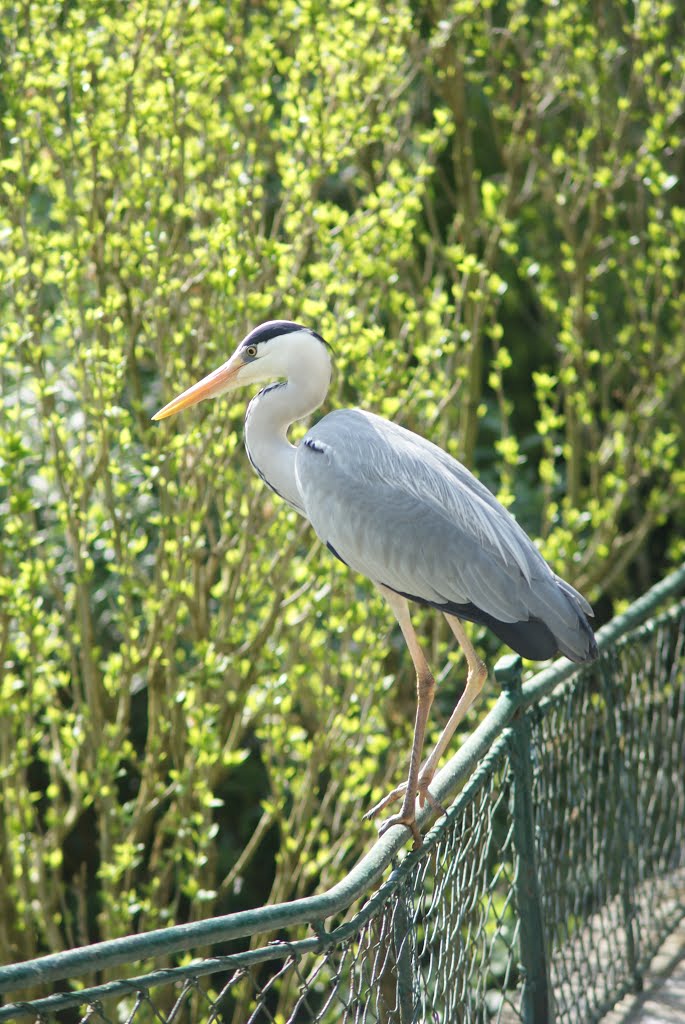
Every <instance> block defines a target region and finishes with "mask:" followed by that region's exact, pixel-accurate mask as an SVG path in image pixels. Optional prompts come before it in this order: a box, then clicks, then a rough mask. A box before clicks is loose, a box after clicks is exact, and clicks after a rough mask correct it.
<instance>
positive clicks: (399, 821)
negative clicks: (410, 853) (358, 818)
mask: <svg viewBox="0 0 685 1024" xmlns="http://www.w3.org/2000/svg"><path fill="white" fill-rule="evenodd" d="M367 817H368V815H367ZM393 825H404V827H405V828H408V829H409V831H410V832H411V834H412V836H413V838H414V849H415V850H418V848H419V847H420V846H422V845H423V837H422V835H421V833H420V832H419V826H418V825H417V824H416V815H415V813H414V811H409V813H407V814H404V813H402V811H400V813H399V814H393V815H391V816H390V817H389V818H386V819H385V821H383V822H381V824H380V826H379V829H378V836H379V838H380V836H382V835H385V833H386V832H387V831H388V829H390V828H392V827H393Z"/></svg>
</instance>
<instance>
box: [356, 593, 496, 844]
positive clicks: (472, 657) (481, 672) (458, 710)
mask: <svg viewBox="0 0 685 1024" xmlns="http://www.w3.org/2000/svg"><path fill="white" fill-rule="evenodd" d="M396 614H397V613H396ZM408 615H409V611H408V609H407V617H408ZM445 618H446V619H447V622H448V624H449V627H450V629H451V630H452V632H453V633H454V636H455V637H456V639H457V642H458V643H459V646H460V647H461V649H462V650H463V652H464V656H465V658H466V663H467V665H468V672H467V676H466V686H465V687H464V692H463V693H462V695H461V697H460V698H459V700H458V702H457V705H456V707H455V709H454V711H453V712H452V714H451V715H450V718H449V721H448V722H447V724H446V725H445V727H444V729H443V730H442V733H441V734H440V738H439V739H438V742H437V743H436V744H435V746H434V748H433V750H432V751H431V752H430V754H429V755H428V757H427V758H426V760H425V762H424V763H423V765H422V766H421V769H420V771H419V774H418V780H417V787H416V793H415V795H414V797H413V800H412V806H413V801H415V800H416V797H417V796H418V799H419V804H420V805H421V806H423V804H424V801H426V800H427V801H428V803H429V804H431V805H432V806H434V807H436V808H437V809H438V810H442V808H441V806H440V804H439V803H438V801H437V800H436V799H435V797H433V796H432V795H431V793H430V792H429V789H428V787H429V786H430V784H431V782H432V781H433V776H434V775H435V772H436V770H437V767H438V764H439V763H440V758H441V757H442V755H443V754H444V753H445V750H446V749H447V746H448V744H449V742H450V740H451V739H452V737H453V736H454V733H455V731H456V729H457V727H458V726H459V724H460V723H461V722H462V721H463V719H464V717H465V716H466V714H467V712H468V710H469V708H470V707H471V706H472V705H473V704H474V703H475V701H476V700H477V698H478V696H479V695H480V692H481V690H482V689H483V685H484V683H485V680H486V679H487V676H488V670H487V668H486V666H485V664H484V663H483V662H482V661H481V659H480V658H479V657H478V655H477V654H476V651H475V648H474V646H473V644H472V643H471V641H470V640H469V638H468V636H467V634H466V630H465V629H464V627H463V625H462V623H461V621H460V620H459V619H458V618H456V616H454V615H447V614H446V615H445ZM403 632H404V631H403ZM412 632H413V630H412ZM414 636H415V635H414ZM407 646H409V643H407ZM410 651H411V647H410ZM419 653H420V652H419ZM412 657H413V654H412ZM421 657H423V655H421ZM414 664H415V665H416V661H414ZM424 664H425V659H424ZM426 668H427V665H426ZM418 673H419V668H418V665H417V678H418ZM431 678H432V677H431ZM431 701H432V696H431ZM429 707H430V705H429ZM427 718H428V714H427V713H426V720H427ZM417 724H418V709H417ZM425 724H426V723H425V721H424V724H423V728H424V732H425ZM422 742H423V737H422ZM413 753H414V747H412V755H413ZM410 782H411V768H410V775H409V778H408V779H407V781H406V782H403V783H401V784H400V785H399V786H397V787H396V788H395V789H393V790H392V792H391V793H388V795H387V796H386V797H385V798H384V799H383V800H381V801H380V802H379V803H378V804H376V806H375V807H373V808H372V809H371V810H370V811H369V812H368V814H367V815H365V817H367V818H369V817H372V816H373V815H374V814H377V813H378V811H381V810H383V808H384V807H387V806H388V804H390V803H392V802H393V801H394V800H398V799H399V798H400V797H401V796H402V794H404V803H403V804H402V810H401V811H400V813H399V815H396V816H395V817H394V818H389V819H388V822H387V823H385V826H387V825H389V824H395V823H396V819H397V818H402V815H403V813H404V811H405V807H406V806H407V802H408V797H409V785H410ZM405 824H406V823H405ZM385 826H384V827H385Z"/></svg>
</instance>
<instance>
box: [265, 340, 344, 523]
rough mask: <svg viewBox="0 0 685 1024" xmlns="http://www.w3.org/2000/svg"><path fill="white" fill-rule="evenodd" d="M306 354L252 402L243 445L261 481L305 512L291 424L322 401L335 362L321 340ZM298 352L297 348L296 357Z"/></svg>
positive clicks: (313, 343)
mask: <svg viewBox="0 0 685 1024" xmlns="http://www.w3.org/2000/svg"><path fill="white" fill-rule="evenodd" d="M307 348H308V349H309V351H307V354H306V359H301V358H294V359H292V360H289V361H288V363H289V364H288V366H287V368H286V369H285V371H284V374H283V375H284V376H285V377H286V380H285V381H282V382H280V383H276V384H270V385H269V386H268V387H266V388H264V390H263V391H260V392H259V394H258V395H255V397H254V398H253V399H252V401H251V402H250V404H249V406H248V408H247V414H246V416H245V448H246V449H247V454H248V456H249V458H250V462H251V463H252V465H253V466H254V468H255V469H256V470H257V472H258V473H259V475H260V476H261V478H262V480H264V482H265V483H266V484H268V485H269V487H271V489H272V490H274V491H275V492H276V493H277V494H279V495H280V496H281V497H282V498H283V499H284V500H285V501H287V502H288V504H289V505H291V506H292V507H293V508H294V509H295V510H296V511H297V512H299V513H300V514H301V515H304V514H305V511H304V507H303V504H302V499H301V497H300V491H299V487H298V486H297V478H296V476H295V452H296V448H295V445H292V444H290V442H289V441H288V436H287V434H288V427H289V426H290V425H291V423H294V422H295V420H299V419H302V418H303V417H305V416H307V415H308V414H309V413H310V412H313V411H314V409H318V407H319V406H320V405H321V403H322V402H323V400H324V398H325V397H326V393H327V391H328V385H329V383H330V378H331V363H330V358H329V356H328V352H327V350H326V349H325V348H324V346H323V344H322V343H321V342H320V341H318V340H316V339H315V338H312V339H311V345H309V346H307ZM297 355H298V353H295V356H297Z"/></svg>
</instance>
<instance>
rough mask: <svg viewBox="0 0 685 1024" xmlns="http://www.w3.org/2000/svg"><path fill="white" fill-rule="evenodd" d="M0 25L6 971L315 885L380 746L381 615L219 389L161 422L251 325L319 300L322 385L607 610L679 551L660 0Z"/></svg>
mask: <svg viewBox="0 0 685 1024" xmlns="http://www.w3.org/2000/svg"><path fill="white" fill-rule="evenodd" d="M0 19H1V21H0V46H1V47H2V68H3V71H2V79H1V90H0V113H1V115H2V134H1V137H0V147H1V148H0V162H1V164H2V176H1V180H0V195H2V209H1V210H0V280H1V281H2V293H1V298H0V323H1V325H2V331H1V334H0V360H1V362H0V367H1V368H0V375H1V376H0V380H1V386H2V420H1V430H0V471H1V475H0V510H1V514H2V524H3V532H2V544H1V547H0V558H1V562H0V596H1V598H2V605H1V608H0V651H1V652H2V659H1V662H2V678H1V679H0V830H1V832H2V840H1V842H0V859H1V861H2V873H3V878H4V879H5V885H4V886H3V889H2V892H1V893H0V953H1V954H2V956H3V957H4V959H5V960H16V959H22V958H24V957H28V956H31V955H34V954H35V953H37V952H39V951H44V950H53V949H58V948H61V947H63V946H65V945H73V944H79V943H85V942H88V941H90V940H93V939H95V938H107V937H111V936H115V935H120V934H124V933H127V932H130V931H132V930H135V929H143V928H150V927H154V926H158V925H164V924H167V923H170V922H171V921H176V920H181V919H191V918H197V917H203V916H207V915H209V914H211V913H212V912H214V911H217V910H220V911H226V910H230V909H236V908H238V907H240V906H243V905H245V904H247V903H249V904H256V903H259V902H263V901H265V900H266V899H267V898H270V899H274V900H275V899H288V898H291V897H293V896H295V895H298V894H302V893H305V892H308V891H310V890H311V889H312V888H313V887H314V886H319V887H320V886H325V885H328V884H330V883H332V882H333V881H335V880H336V879H337V878H339V877H340V875H341V873H342V872H343V871H344V870H345V868H346V866H348V865H349V863H350V862H351V861H352V860H353V859H354V858H355V857H356V856H357V855H358V853H359V851H360V849H361V845H362V843H364V842H368V841H369V840H370V839H371V837H372V835H373V828H372V827H371V826H368V825H364V824H363V823H362V821H361V816H362V813H363V810H364V809H365V808H366V807H367V806H368V805H369V803H370V802H371V801H372V800H373V799H374V798H376V797H378V796H380V795H381V793H382V791H383V790H384V789H386V788H387V787H388V785H389V784H390V780H391V779H392V780H393V782H397V781H399V779H400V778H401V777H402V774H403V772H404V770H405V760H406V756H405V755H406V752H407V751H408V744H409V735H410V731H411V724H412V720H413V703H414V697H413V680H412V679H411V674H410V671H409V666H408V665H407V661H408V659H407V658H406V657H405V656H404V654H403V652H402V645H401V642H400V641H399V640H398V637H397V636H396V634H395V632H394V631H393V630H392V628H391V622H390V620H389V618H388V613H387V611H386V610H385V608H384V606H383V603H382V602H381V601H380V599H378V598H376V597H375V596H374V594H373V592H372V590H371V588H370V586H369V585H368V584H367V583H366V582H365V581H361V580H359V579H357V578H355V577H354V576H353V575H351V574H349V573H347V572H346V571H345V570H344V568H342V567H340V566H339V565H333V564H332V562H331V559H330V558H329V556H328V554H327V553H326V552H321V551H320V550H319V547H318V545H317V544H316V543H315V541H314V538H313V536H312V535H311V533H310V532H309V531H308V529H307V528H306V527H305V525H304V524H303V523H302V522H301V521H300V520H298V519H297V517H296V516H295V515H294V514H293V513H291V512H288V511H287V510H285V509H284V508H283V507H282V505H281V504H280V502H278V501H277V500H275V499H274V500H272V497H271V496H270V494H268V493H265V491H264V489H263V487H262V485H261V483H260V482H259V481H258V480H255V479H254V477H253V476H252V474H251V471H250V468H249V466H248V465H247V460H246V459H245V458H244V454H243V452H242V451H241V449H240V437H241V417H242V413H243V409H244V405H243V403H242V402H241V401H238V402H236V403H235V404H234V405H233V406H230V407H229V406H228V405H227V403H225V402H222V401H219V402H216V403H215V404H213V405H211V406H207V407H205V406H203V407H200V408H199V409H198V410H194V412H193V414H192V415H191V414H188V415H185V416H183V417H182V418H181V419H179V420H178V421H176V420H174V421H171V422H170V425H166V424H165V425H164V426H162V427H159V426H155V425H153V424H151V423H150V415H151V414H152V413H153V412H154V411H155V409H157V408H158V407H159V406H160V405H162V404H163V403H164V402H165V401H167V400H168V399H169V398H170V397H171V396H173V395H174V394H175V393H176V392H177V391H179V390H181V389H182V388H184V387H186V386H187V385H188V384H189V383H191V382H192V381H193V380H195V379H196V378H198V377H200V376H201V375H202V374H204V373H205V372H206V371H207V370H208V369H210V368H212V367H213V366H214V365H216V364H218V363H219V362H220V361H221V360H222V359H224V358H225V357H226V355H227V354H228V353H229V352H230V351H231V349H232V348H233V346H234V344H235V343H236V342H237V340H239V338H240V337H241V336H242V334H243V333H244V331H245V330H246V329H247V327H248V326H249V325H253V324H255V323H257V322H259V321H260V320H263V319H267V318H270V317H277V316H278V317H281V316H282V317H292V318H296V319H300V320H303V321H305V322H311V323H315V324H316V326H317V329H318V330H319V331H321V332H322V333H323V334H324V336H325V337H327V338H328V340H330V341H331V342H332V343H333V345H334V347H335V349H336V353H337V357H336V361H337V367H338V373H337V376H336V379H335V382H334V388H333V391H332V393H331V403H332V404H333V405H340V404H359V405H362V406H365V407H368V408H371V409H374V410H376V411H377V412H380V413H382V414H385V415H387V416H391V417H394V418H396V419H398V420H400V421H401V422H403V423H405V424H406V425H408V426H410V427H413V428H415V429H418V430H419V431H420V432H422V433H424V434H426V435H428V436H430V437H431V438H433V439H434V440H435V441H437V442H438V443H440V444H441V445H443V446H444V447H445V448H447V449H448V450H450V451H451V452H452V453H453V454H455V455H458V456H460V457H463V458H465V459H466V460H467V461H468V462H469V464H472V465H473V466H474V467H475V468H476V469H477V470H478V471H479V472H480V474H481V475H482V477H483V478H484V479H485V480H486V481H487V482H488V483H490V484H491V485H492V486H493V487H494V488H495V489H496V490H497V491H498V492H499V494H500V496H501V498H502V500H503V501H505V502H507V503H510V504H511V505H512V509H513V510H514V511H515V512H516V513H517V515H518V516H519V518H520V519H521V521H522V522H523V523H524V524H525V526H526V527H527V528H528V529H529V530H530V531H531V532H532V533H533V534H535V535H536V536H538V537H539V538H540V541H541V544H542V547H543V550H544V552H545V554H546V556H547V557H548V558H549V559H550V561H551V562H552V564H553V565H554V566H555V568H557V570H558V571H560V572H562V573H563V574H564V575H566V576H567V577H568V578H570V579H572V580H573V581H574V582H575V583H576V584H577V585H578V586H580V587H582V588H583V589H585V590H586V592H587V593H588V596H589V597H591V598H592V599H593V600H595V601H603V603H604V604H603V606H604V608H605V610H606V612H607V613H608V612H609V611H610V608H611V602H612V601H620V600H623V599H624V598H626V597H629V596H631V594H632V595H634V594H635V593H636V592H637V591H638V590H639V589H641V588H642V587H643V586H645V585H646V584H647V583H648V582H651V581H652V580H653V579H655V578H657V577H658V576H659V575H660V574H661V573H662V571H663V570H664V569H665V568H667V567H668V565H669V564H672V563H675V562H676V561H678V560H680V559H681V558H682V556H683V546H682V540H681V539H680V537H682V529H683V525H684V524H683V520H682V507H683V493H684V492H685V474H684V471H683V468H682V466H683V429H684V423H683V414H682V394H683V391H682V388H683V365H684V357H685V352H684V351H683V340H682V339H683V337H684V336H685V330H684V328H685V322H684V321H685V299H684V298H683V295H685V291H684V290H683V287H682V285H683V281H682V249H683V240H684V236H685V194H684V192H683V183H682V181H681V180H680V177H679V174H680V171H681V168H682V160H683V141H682V131H681V128H682V117H683V94H682V79H683V72H684V70H685V66H684V58H683V53H685V48H684V47H683V45H682V43H683V23H682V15H681V14H679V13H678V12H677V10H676V9H675V7H674V6H673V5H672V4H669V3H666V2H664V3H660V4H657V7H656V8H655V7H654V5H653V4H650V5H647V4H644V3H637V4H634V5H632V6H631V7H630V8H627V7H626V6H625V5H623V4H618V3H609V4H605V5H604V6H603V7H602V10H601V11H600V12H598V11H596V10H593V11H589V10H588V9H587V8H586V6H585V5H583V4H580V3H578V2H572V3H566V4H562V5H552V4H549V5H547V4H545V5H542V6H541V7H539V8H537V9H536V12H535V13H534V14H531V13H530V10H529V5H524V4H522V3H518V2H516V0H511V2H509V3H508V4H505V5H494V4H492V3H483V4H481V5H478V6H477V7H474V5H473V4H464V3H461V2H460V3H453V4H451V5H438V4H427V5H419V7H418V8H417V6H416V5H411V4H408V3H402V2H396V3H390V4H386V5H374V4H372V3H370V2H368V0H359V2H357V3H354V4H350V3H348V2H343V0H335V2H333V3H327V4H325V5H324V4H320V3H318V2H315V0H311V2H299V3H290V2H286V3H275V2H272V0H267V2H263V3H260V4H250V5H227V4H219V3H213V2H207V3H185V2H181V0H174V2H171V3H168V4H155V3H153V2H151V3H142V4H131V5H126V4H119V3H104V2H101V0H81V2H77V3H75V4H63V3H56V2H50V0H45V2H43V3H41V4H33V5H29V4H19V3H17V4H10V5H5V6H4V8H3V10H2V13H1V14H0ZM420 621H425V623H426V630H428V629H432V630H433V632H432V634H431V633H428V632H426V642H427V647H428V648H430V654H431V657H432V660H433V662H434V663H435V664H436V666H440V665H444V664H445V663H448V664H451V661H452V660H453V659H452V658H451V656H450V654H449V651H450V649H451V645H450V644H449V641H448V638H447V637H446V635H445V633H444V632H443V630H442V628H441V627H440V625H439V624H438V623H436V622H435V620H434V618H433V617H430V618H426V619H424V620H421V619H420ZM429 623H430V625H429ZM479 640H480V641H482V642H483V643H485V644H486V645H487V644H489V645H490V646H489V653H490V655H494V654H495V653H496V647H495V646H493V639H492V638H491V637H490V638H485V637H484V636H483V635H482V634H480V633H479ZM444 674H445V675H446V673H444ZM460 676H461V670H460V668H459V667H458V666H457V667H456V670H454V671H452V672H451V673H450V676H449V679H448V680H446V681H445V683H444V684H443V687H442V691H443V696H441V698H440V700H444V703H445V707H447V706H449V704H450V703H451V702H452V700H453V698H454V696H455V694H456V693H458V691H459V689H460V685H461V683H460V679H459V678H458V677H460ZM443 710H445V708H443Z"/></svg>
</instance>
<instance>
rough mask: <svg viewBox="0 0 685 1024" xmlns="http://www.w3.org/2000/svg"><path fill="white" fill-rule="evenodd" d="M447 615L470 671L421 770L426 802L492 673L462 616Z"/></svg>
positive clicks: (421, 794)
mask: <svg viewBox="0 0 685 1024" xmlns="http://www.w3.org/2000/svg"><path fill="white" fill-rule="evenodd" d="M445 618H446V619H447V622H448V624H449V627H450V629H451V630H452V632H453V633H454V635H455V637H456V639H457V642H458V643H459V646H460V647H461V649H462V651H463V652H464V656H465V658H466V663H467V665H468V672H467V676H466V686H465V687H464V692H463V693H462V695H461V697H460V698H459V700H458V701H457V705H456V707H455V709H454V711H453V712H452V714H451V715H450V717H449V721H448V722H447V724H446V725H445V728H444V729H443V730H442V732H441V734H440V738H439V739H438V742H437V743H436V744H435V746H434V747H433V749H432V750H431V752H430V754H429V755H428V757H427V758H426V761H425V762H424V764H423V766H422V768H421V771H420V773H419V781H418V796H419V800H420V802H421V803H423V800H424V799H425V798H426V797H427V796H429V794H428V787H429V785H430V784H431V782H432V780H433V776H434V775H435V772H436V769H437V767H438V764H439V763H440V758H441V757H442V755H443V754H444V753H445V750H446V749H447V745H448V744H449V742H450V740H451V739H452V737H453V736H454V733H455V731H456V729H457V726H458V725H459V724H460V723H461V722H462V721H463V719H464V717H465V716H466V713H467V712H468V710H469V708H470V707H471V706H472V705H473V704H474V703H475V701H476V700H477V698H478V697H479V696H480V692H481V690H482V689H483V685H484V683H485V680H486V679H487V677H488V670H487V668H486V667H485V664H484V663H483V662H482V661H481V659H480V658H479V657H478V655H477V654H476V651H475V648H474V646H473V644H472V643H471V641H470V640H469V638H468V636H467V634H466V630H465V629H464V627H463V625H462V623H461V621H460V619H458V618H457V617H456V616H454V615H447V614H446V615H445Z"/></svg>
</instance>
